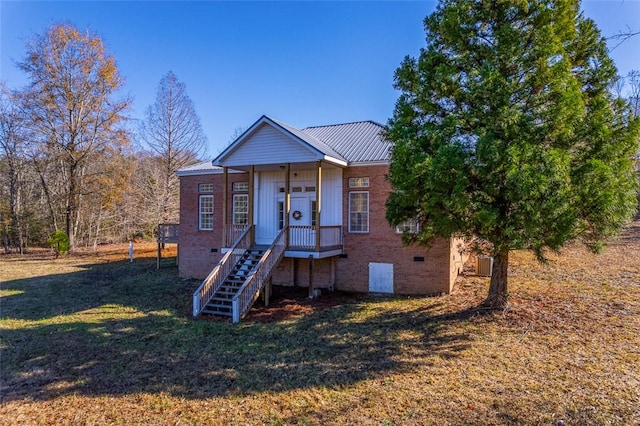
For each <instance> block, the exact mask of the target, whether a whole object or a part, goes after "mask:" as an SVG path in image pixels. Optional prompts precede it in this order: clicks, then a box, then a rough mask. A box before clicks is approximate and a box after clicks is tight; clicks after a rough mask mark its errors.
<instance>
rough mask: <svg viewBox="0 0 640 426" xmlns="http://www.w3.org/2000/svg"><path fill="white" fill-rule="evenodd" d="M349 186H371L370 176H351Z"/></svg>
mask: <svg viewBox="0 0 640 426" xmlns="http://www.w3.org/2000/svg"><path fill="white" fill-rule="evenodd" d="M349 188H369V177H368V176H363V177H352V178H349Z"/></svg>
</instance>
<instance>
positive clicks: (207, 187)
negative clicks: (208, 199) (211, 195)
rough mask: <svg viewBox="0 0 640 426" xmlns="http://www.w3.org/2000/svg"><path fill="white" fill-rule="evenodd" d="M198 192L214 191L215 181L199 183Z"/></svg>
mask: <svg viewBox="0 0 640 426" xmlns="http://www.w3.org/2000/svg"><path fill="white" fill-rule="evenodd" d="M198 192H199V193H203V192H204V193H207V192H213V183H199V184H198Z"/></svg>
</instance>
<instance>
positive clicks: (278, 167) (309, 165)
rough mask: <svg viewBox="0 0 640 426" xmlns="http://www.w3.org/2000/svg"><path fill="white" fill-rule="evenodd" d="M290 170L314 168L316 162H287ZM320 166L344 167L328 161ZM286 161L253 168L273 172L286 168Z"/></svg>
mask: <svg viewBox="0 0 640 426" xmlns="http://www.w3.org/2000/svg"><path fill="white" fill-rule="evenodd" d="M288 164H289V167H290V170H291V171H296V170H315V169H316V167H317V163H316V162H315V161H306V162H300V163H293V162H292V163H288ZM322 167H323V168H324V169H341V168H344V166H342V165H336V164H332V163H328V162H324V161H323V162H322ZM286 168H287V164H286V163H277V164H258V165H253V170H254V171H256V172H273V171H278V170H282V171H284V170H286ZM250 169H251V165H250V164H248V165H245V166H233V170H239V171H243V172H248V171H249V170H250Z"/></svg>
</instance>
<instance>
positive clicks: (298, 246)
mask: <svg viewBox="0 0 640 426" xmlns="http://www.w3.org/2000/svg"><path fill="white" fill-rule="evenodd" d="M316 232H317V231H316V227H315V226H310V225H309V226H301V225H292V226H289V249H291V250H315V249H316ZM340 247H342V227H341V226H321V227H320V248H321V249H332V248H340Z"/></svg>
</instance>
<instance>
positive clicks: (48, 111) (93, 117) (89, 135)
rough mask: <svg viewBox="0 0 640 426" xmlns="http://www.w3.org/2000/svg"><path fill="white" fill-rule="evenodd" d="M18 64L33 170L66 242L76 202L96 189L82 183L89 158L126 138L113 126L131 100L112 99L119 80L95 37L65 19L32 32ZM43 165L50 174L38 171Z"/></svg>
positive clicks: (77, 223) (74, 227) (76, 216)
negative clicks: (25, 83) (25, 79)
mask: <svg viewBox="0 0 640 426" xmlns="http://www.w3.org/2000/svg"><path fill="white" fill-rule="evenodd" d="M18 66H19V68H20V69H22V70H23V71H24V72H26V73H27V74H28V75H29V77H30V80H31V84H30V86H29V88H28V89H27V91H26V92H25V96H24V98H23V102H24V107H25V111H27V112H28V118H29V121H30V123H31V125H32V126H33V130H34V133H35V135H36V141H37V143H38V150H37V151H36V152H37V157H39V158H41V159H43V160H44V161H45V162H46V163H44V164H43V163H42V162H41V163H40V164H41V166H42V167H41V168H40V170H41V171H42V173H40V176H41V181H42V183H43V185H44V187H45V188H46V192H47V193H48V194H49V195H48V197H49V200H50V203H49V204H50V207H51V210H52V216H53V217H51V219H50V220H51V222H52V223H54V224H55V223H56V218H55V216H61V217H64V221H65V227H66V231H67V233H68V235H69V239H70V242H71V247H73V246H74V245H75V241H76V235H77V233H78V231H79V230H80V228H81V219H82V216H81V214H80V213H81V212H80V208H81V206H83V205H85V206H86V205H87V204H86V203H84V202H83V197H84V196H85V195H86V194H87V193H89V192H95V191H99V190H100V188H97V189H96V188H88V187H87V179H86V178H87V175H88V173H89V171H91V170H93V169H92V161H93V160H95V158H96V156H102V155H108V152H109V151H110V150H116V151H117V150H118V149H119V148H118V145H122V144H126V143H128V141H126V140H123V138H122V137H120V133H119V132H120V129H119V126H120V124H121V123H122V122H123V120H124V119H125V117H124V116H123V114H124V113H125V112H126V111H127V109H128V108H129V105H130V101H129V99H126V98H125V99H115V98H114V97H115V94H116V93H117V92H118V91H119V90H121V89H122V88H123V85H124V82H123V79H122V78H121V76H120V74H119V73H118V70H117V68H116V65H115V60H114V58H113V56H111V55H109V54H107V52H106V51H105V48H104V45H103V43H102V40H101V39H100V38H99V37H97V36H94V35H91V34H89V33H81V32H80V31H79V30H78V29H76V28H74V27H72V26H70V25H54V26H52V27H51V28H49V29H48V30H47V31H46V32H45V33H44V34H41V35H37V36H35V37H34V38H33V40H32V41H31V42H29V43H28V44H27V55H26V59H25V61H24V62H21V63H20V64H19V65H18ZM45 165H46V166H47V167H51V168H53V169H54V170H55V171H54V173H53V174H52V173H51V172H50V171H46V170H44V166H45ZM52 177H53V178H55V179H53V180H51V178H52ZM58 181H59V182H61V183H60V185H59V187H60V189H61V195H62V198H63V200H61V201H62V203H54V201H56V200H55V195H56V194H54V191H53V190H52V185H56V184H58ZM104 189H105V190H110V188H104ZM60 204H62V205H60Z"/></svg>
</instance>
